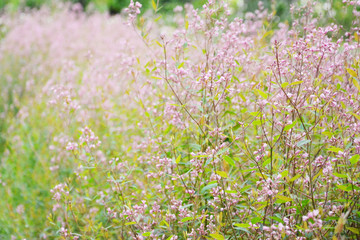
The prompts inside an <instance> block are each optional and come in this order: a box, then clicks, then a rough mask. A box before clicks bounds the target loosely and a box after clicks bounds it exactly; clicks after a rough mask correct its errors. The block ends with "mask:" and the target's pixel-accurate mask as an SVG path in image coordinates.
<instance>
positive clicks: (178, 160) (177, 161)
mask: <svg viewBox="0 0 360 240" xmlns="http://www.w3.org/2000/svg"><path fill="white" fill-rule="evenodd" d="M180 160H181V155H180V154H179V156H178V157H177V158H176V160H175V162H176V164H179V162H180Z"/></svg>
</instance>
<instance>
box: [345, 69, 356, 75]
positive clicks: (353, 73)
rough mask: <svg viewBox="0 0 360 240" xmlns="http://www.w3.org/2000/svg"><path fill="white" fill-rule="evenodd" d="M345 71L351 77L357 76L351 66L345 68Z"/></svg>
mask: <svg viewBox="0 0 360 240" xmlns="http://www.w3.org/2000/svg"><path fill="white" fill-rule="evenodd" d="M346 71H347V72H348V73H349V74H350V75H351V76H353V77H357V73H356V72H355V71H354V70H352V69H351V68H347V69H346Z"/></svg>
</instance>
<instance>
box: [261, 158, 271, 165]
mask: <svg viewBox="0 0 360 240" xmlns="http://www.w3.org/2000/svg"><path fill="white" fill-rule="evenodd" d="M270 162H271V159H270V158H269V159H268V160H266V161H265V162H263V164H262V165H263V167H265V166H266V165H268V164H269V163H270Z"/></svg>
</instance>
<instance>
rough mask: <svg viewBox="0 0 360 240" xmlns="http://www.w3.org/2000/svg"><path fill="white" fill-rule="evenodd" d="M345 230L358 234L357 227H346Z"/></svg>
mask: <svg viewBox="0 0 360 240" xmlns="http://www.w3.org/2000/svg"><path fill="white" fill-rule="evenodd" d="M346 229H347V230H349V231H351V232H353V233H355V234H357V235H359V234H360V231H359V229H358V228H354V227H346Z"/></svg>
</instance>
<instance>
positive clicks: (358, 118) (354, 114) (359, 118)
mask: <svg viewBox="0 0 360 240" xmlns="http://www.w3.org/2000/svg"><path fill="white" fill-rule="evenodd" d="M351 115H353V116H354V117H356V119H357V120H360V116H359V115H357V114H356V113H351Z"/></svg>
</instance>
